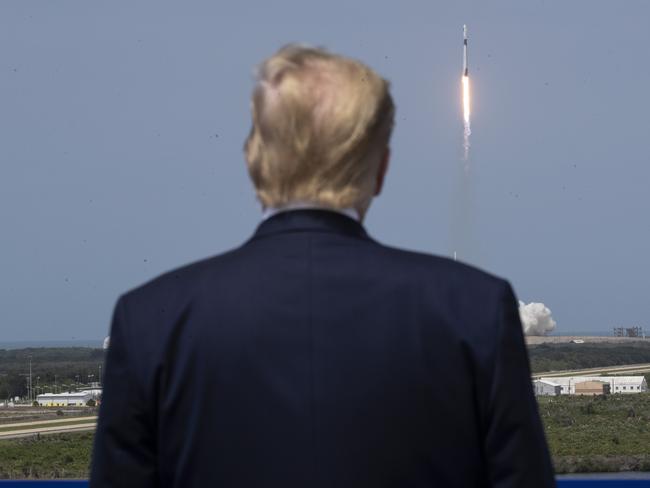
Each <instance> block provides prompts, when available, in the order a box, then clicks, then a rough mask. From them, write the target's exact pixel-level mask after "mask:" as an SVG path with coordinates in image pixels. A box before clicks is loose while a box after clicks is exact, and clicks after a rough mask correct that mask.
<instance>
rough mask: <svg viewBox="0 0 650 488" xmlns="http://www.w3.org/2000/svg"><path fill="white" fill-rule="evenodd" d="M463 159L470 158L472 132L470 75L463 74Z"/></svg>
mask: <svg viewBox="0 0 650 488" xmlns="http://www.w3.org/2000/svg"><path fill="white" fill-rule="evenodd" d="M462 83H463V160H464V161H467V159H468V158H469V136H470V134H471V133H472V128H471V123H470V91H469V76H467V75H463V79H462Z"/></svg>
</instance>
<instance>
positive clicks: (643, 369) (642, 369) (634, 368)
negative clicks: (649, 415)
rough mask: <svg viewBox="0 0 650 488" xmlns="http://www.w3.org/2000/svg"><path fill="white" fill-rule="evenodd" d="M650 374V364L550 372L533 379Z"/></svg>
mask: <svg viewBox="0 0 650 488" xmlns="http://www.w3.org/2000/svg"><path fill="white" fill-rule="evenodd" d="M648 372H650V363H643V364H626V365H623V366H609V367H605V368H586V369H573V370H565V371H548V372H545V373H535V374H534V375H533V378H539V377H542V376H544V377H546V378H550V377H553V376H600V375H604V374H617V375H636V374H641V373H648Z"/></svg>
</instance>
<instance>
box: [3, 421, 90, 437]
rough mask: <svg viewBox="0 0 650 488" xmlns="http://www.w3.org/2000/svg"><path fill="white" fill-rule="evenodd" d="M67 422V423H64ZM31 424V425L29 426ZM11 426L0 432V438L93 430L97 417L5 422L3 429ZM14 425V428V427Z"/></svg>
mask: <svg viewBox="0 0 650 488" xmlns="http://www.w3.org/2000/svg"><path fill="white" fill-rule="evenodd" d="M66 422H67V423H66ZM30 426H31V427H30ZM9 427H12V429H11V430H3V431H2V432H0V439H13V438H16V437H26V436H32V435H34V434H41V435H47V434H60V433H63V432H80V431H84V430H95V428H96V427H97V417H85V418H84V417H81V418H78V419H60V420H59V419H57V420H41V421H34V422H21V423H17V424H5V425H3V426H2V428H3V429H5V428H9ZM14 427H15V428H14Z"/></svg>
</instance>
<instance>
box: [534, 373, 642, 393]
mask: <svg viewBox="0 0 650 488" xmlns="http://www.w3.org/2000/svg"><path fill="white" fill-rule="evenodd" d="M533 387H534V389H535V394H536V395H538V396H542V395H609V394H610V393H621V394H629V393H643V392H646V391H648V383H647V381H646V379H645V376H555V377H545V378H538V379H536V380H534V381H533Z"/></svg>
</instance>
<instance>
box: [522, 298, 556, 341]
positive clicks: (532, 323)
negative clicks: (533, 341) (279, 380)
mask: <svg viewBox="0 0 650 488" xmlns="http://www.w3.org/2000/svg"><path fill="white" fill-rule="evenodd" d="M519 317H520V318H521V325H522V327H523V329H524V334H525V335H531V336H543V335H547V334H548V333H549V332H552V331H553V330H555V327H556V325H557V324H556V323H555V320H553V317H551V310H550V309H549V308H548V307H547V306H546V305H544V304H543V303H536V302H531V303H528V304H526V303H524V302H522V301H521V300H520V301H519Z"/></svg>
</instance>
